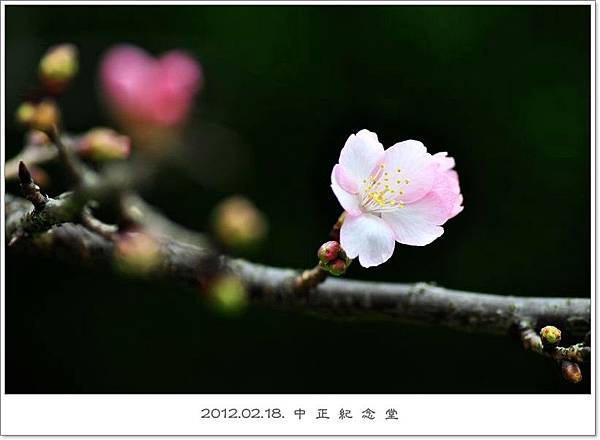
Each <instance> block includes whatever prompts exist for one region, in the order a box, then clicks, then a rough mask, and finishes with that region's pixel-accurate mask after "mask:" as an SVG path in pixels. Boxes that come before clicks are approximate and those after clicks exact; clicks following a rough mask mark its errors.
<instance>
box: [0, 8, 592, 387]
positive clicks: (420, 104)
mask: <svg viewBox="0 0 600 440" xmlns="http://www.w3.org/2000/svg"><path fill="white" fill-rule="evenodd" d="M64 41H68V42H72V43H75V44H76V45H78V46H79V48H80V51H81V63H82V66H81V73H80V75H79V77H78V78H77V80H76V81H75V83H74V85H73V87H72V88H71V89H70V90H69V91H68V93H67V95H66V97H65V99H64V100H63V103H64V113H65V122H66V126H67V128H68V129H69V130H71V131H74V132H78V131H84V130H86V129H88V128H89V127H91V126H94V125H100V124H103V125H107V124H110V123H111V122H110V120H109V119H108V117H107V115H106V114H105V112H104V111H103V109H102V106H101V104H100V102H99V99H98V93H97V91H96V88H95V87H96V71H97V67H98V63H99V59H100V57H101V54H102V53H103V51H104V50H106V49H107V48H108V47H110V46H111V45H112V44H115V43H119V42H130V43H134V44H138V45H141V46H143V47H145V48H147V49H148V50H150V51H151V52H152V53H155V54H157V53H160V52H162V51H165V50H169V49H172V48H183V49H186V50H188V51H189V52H191V53H192V54H194V55H195V56H196V57H197V58H198V60H199V61H200V62H201V63H202V66H203V69H204V73H205V77H206V85H205V88H204V90H203V91H202V93H201V95H200V96H199V99H198V100H197V105H196V107H195V110H194V115H193V121H192V123H191V124H190V131H189V133H188V137H187V139H188V143H189V145H190V146H191V149H190V151H191V153H189V154H188V155H187V156H186V157H184V158H174V159H177V161H178V162H180V163H179V165H174V164H171V165H170V168H169V169H168V172H167V173H166V175H167V177H168V178H163V179H161V181H160V184H159V185H157V187H156V188H155V189H154V190H153V191H147V194H146V196H147V197H148V198H149V199H150V200H151V201H152V202H153V203H154V204H156V205H158V206H160V207H161V208H162V209H163V210H164V211H165V212H166V213H168V214H169V215H170V216H171V217H172V218H174V219H176V220H178V221H179V222H181V223H183V224H185V225H187V226H190V227H193V228H196V229H199V230H202V229H206V227H207V226H208V213H209V212H210V209H211V208H212V207H213V206H214V205H215V204H216V203H217V202H218V201H219V200H220V199H221V198H222V197H223V196H226V195H228V194H236V193H241V194H244V195H246V196H248V197H249V198H251V199H252V200H253V201H254V202H255V203H256V204H257V205H258V206H259V207H260V208H261V209H262V210H263V211H264V213H265V214H266V215H267V217H268V219H269V223H270V231H269V237H268V240H267V243H266V245H265V246H264V247H263V248H262V249H260V250H258V251H257V252H256V253H255V254H254V255H252V258H253V259H254V260H256V261H260V262H264V263H268V264H273V265H278V266H293V267H308V266H312V265H313V264H314V263H315V249H316V248H317V247H318V246H319V244H320V243H321V242H322V241H323V240H324V239H325V237H326V233H327V231H328V230H329V227H330V225H331V223H332V222H333V221H334V220H335V218H336V217H337V215H338V213H339V211H340V207H339V205H338V203H337V201H336V199H335V198H334V196H333V195H332V193H331V191H330V189H329V176H330V172H331V168H332V166H333V164H334V163H335V162H336V161H337V157H338V155H339V151H340V149H341V147H342V146H343V144H344V142H345V140H346V138H347V136H348V135H349V134H351V133H354V132H356V131H358V130H359V129H361V128H368V129H370V130H373V131H375V132H377V133H378V134H379V137H380V140H382V142H383V143H384V145H385V146H386V147H387V146H390V145H392V144H393V143H395V142H398V141H401V140H404V139H409V138H413V139H419V140H421V141H423V142H424V143H425V144H426V145H427V146H428V147H429V149H430V151H432V152H436V151H449V152H450V153H451V154H452V155H453V156H454V157H455V158H456V161H457V169H458V171H459V173H460V178H461V185H462V190H463V194H464V198H465V203H464V204H465V210H464V212H463V213H461V214H460V215H459V216H458V217H456V218H455V219H453V220H451V221H450V222H449V223H448V224H447V228H446V233H445V234H444V235H443V236H442V238H440V239H439V240H437V241H436V242H434V243H433V244H432V245H430V246H427V247H424V248H412V247H407V246H398V247H397V250H396V252H395V254H394V256H393V257H392V259H391V260H390V261H389V262H387V263H386V264H384V265H382V266H380V267H377V268H373V269H369V270H365V269H362V268H361V267H359V265H358V264H354V265H352V267H351V270H350V271H349V273H348V277H351V278H363V279H371V280H393V281H405V282H411V281H436V282H437V283H439V284H441V285H443V286H448V287H452V288H458V289H466V290H476V291H486V292H497V293H504V294H519V295H532V296H533V295H544V296H573V297H589V296H590V275H591V274H590V7H589V6H493V7H492V6H489V7H483V6H460V7H456V6H452V7H449V6H439V7H432V6H423V7H418V6H402V7H393V6H386V7H382V6H374V7H366V6H355V7H354V6H353V7H349V6H344V7H308V6H306V7H304V6H302V7H300V6H287V7H275V6H273V7H233V6H222V7H187V6H185V7H184V6H180V7H168V8H167V7H75V6H67V7H58V6H54V7H50V6H48V7H39V6H7V7H6V118H7V119H6V127H7V131H6V134H7V139H6V155H7V157H11V156H12V155H14V154H15V153H16V152H17V151H18V150H19V148H20V146H21V144H22V136H23V134H22V132H21V131H20V130H19V129H18V128H17V127H16V126H15V124H14V122H13V113H14V110H15V108H16V107H17V105H18V103H19V102H20V100H21V99H22V98H23V96H25V94H26V92H27V90H29V89H30V88H31V87H33V86H34V85H35V81H36V73H35V70H36V64H37V61H38V59H39V57H40V55H41V54H42V53H43V52H44V50H45V49H46V48H47V47H48V46H49V45H52V44H56V43H60V42H64ZM179 159H182V160H179ZM182 164H187V165H186V166H185V167H182V166H181V165H182ZM53 182H54V180H53ZM11 188H12V187H9V189H11ZM59 189H62V188H60V187H59V185H58V184H54V187H53V186H52V185H51V186H50V187H49V188H47V191H48V192H50V193H51V194H53V193H54V192H57V191H58V190H59ZM25 264H26V263H25V261H24V260H23V259H21V258H19V257H17V256H16V255H11V254H9V256H8V258H7V261H6V274H7V275H6V307H7V310H6V316H7V321H6V390H7V392H10V393H14V392H41V393H43V392H70V393H78V392H88V393H90V392H91V393H103V392H171V393H185V392H192V393H205V392H206V393H209V392H210V393H221V392H223V393H225V392H238V393H246V392H253V393H278V392H280V393H436V392H437V393H447V392H453V393H462V392H465V393H480V392H495V393H505V392H511V393H556V392H560V393H562V392H589V389H590V388H589V387H590V385H589V374H588V373H589V372H588V371H587V370H585V371H584V373H585V374H586V379H584V382H582V383H581V384H579V385H577V386H573V385H569V384H566V383H565V382H564V381H563V380H562V379H561V378H560V374H559V371H558V369H557V368H556V367H555V366H554V365H553V364H552V362H550V361H548V360H547V359H544V358H542V357H540V356H537V355H534V354H531V353H527V352H525V351H524V350H522V349H521V347H520V346H519V343H518V342H515V341H513V340H511V339H509V338H507V337H500V336H482V335H470V334H464V333H458V332H454V331H450V330H445V329H443V328H419V327H412V326H404V325H400V324H396V323H391V322H378V321H362V320H356V321H348V320H343V319H332V318H329V317H323V316H318V315H313V314H308V313H298V312H292V311H281V310H273V309H269V308H265V307H258V306H253V307H251V308H249V309H248V310H247V312H246V313H245V314H244V315H243V316H241V317H238V318H226V317H223V316H221V315H219V314H215V313H214V312H213V311H212V310H211V309H210V308H208V307H206V305H205V304H204V303H203V301H202V299H201V298H200V295H199V294H198V293H197V292H194V291H191V290H185V289H176V288H173V287H172V286H161V285H157V284H156V283H149V282H148V283H144V282H141V281H133V280H129V279H126V278H123V277H117V276H115V275H112V274H106V273H102V272H97V271H93V270H92V271H82V270H80V269H77V268H72V267H68V266H64V265H59V264H57V263H56V262H53V261H46V260H34V261H33V262H27V265H26V266H25Z"/></svg>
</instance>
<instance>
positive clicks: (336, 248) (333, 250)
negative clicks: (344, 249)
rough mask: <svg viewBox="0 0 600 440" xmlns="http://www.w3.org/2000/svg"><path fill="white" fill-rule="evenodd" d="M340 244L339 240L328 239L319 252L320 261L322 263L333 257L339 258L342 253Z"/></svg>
mask: <svg viewBox="0 0 600 440" xmlns="http://www.w3.org/2000/svg"><path fill="white" fill-rule="evenodd" d="M340 249H341V248H340V244H339V243H338V242H337V241H328V242H326V243H323V244H322V245H321V247H320V248H319V251H318V253H317V255H318V257H319V261H321V262H322V263H328V262H330V261H332V260H333V259H335V258H337V256H338V254H339V253H340Z"/></svg>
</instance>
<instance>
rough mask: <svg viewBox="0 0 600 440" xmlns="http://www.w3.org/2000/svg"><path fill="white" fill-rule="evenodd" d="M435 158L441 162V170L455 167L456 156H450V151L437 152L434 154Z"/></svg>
mask: <svg viewBox="0 0 600 440" xmlns="http://www.w3.org/2000/svg"><path fill="white" fill-rule="evenodd" d="M433 160H435V161H436V162H437V163H438V164H440V168H439V169H440V171H447V170H451V169H452V168H454V165H455V162H454V158H453V157H450V156H448V153H446V152H445V151H441V152H439V153H435V154H434V155H433Z"/></svg>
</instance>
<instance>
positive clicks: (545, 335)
mask: <svg viewBox="0 0 600 440" xmlns="http://www.w3.org/2000/svg"><path fill="white" fill-rule="evenodd" d="M560 336H561V333H560V330H559V329H557V328H556V327H554V326H553V325H547V326H546V327H544V328H542V329H541V330H540V337H541V338H542V344H544V346H545V347H554V346H556V345H558V344H559V343H560Z"/></svg>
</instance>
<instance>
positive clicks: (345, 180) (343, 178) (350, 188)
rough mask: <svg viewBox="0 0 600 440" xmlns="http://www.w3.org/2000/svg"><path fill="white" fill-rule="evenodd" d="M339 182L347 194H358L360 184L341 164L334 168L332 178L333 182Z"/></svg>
mask: <svg viewBox="0 0 600 440" xmlns="http://www.w3.org/2000/svg"><path fill="white" fill-rule="evenodd" d="M333 179H335V181H336V182H337V184H338V185H339V186H340V187H341V188H342V189H343V190H344V191H346V192H349V193H350V194H358V182H357V181H355V180H354V179H353V178H352V177H351V176H350V175H349V174H348V172H347V171H346V170H344V167H343V166H342V165H340V164H339V163H338V164H336V165H335V166H334V167H333V175H332V176H331V180H332V181H333Z"/></svg>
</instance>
